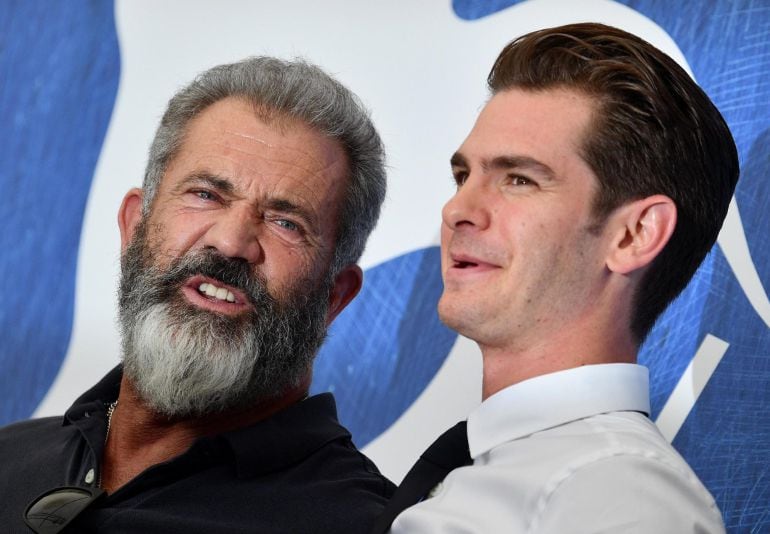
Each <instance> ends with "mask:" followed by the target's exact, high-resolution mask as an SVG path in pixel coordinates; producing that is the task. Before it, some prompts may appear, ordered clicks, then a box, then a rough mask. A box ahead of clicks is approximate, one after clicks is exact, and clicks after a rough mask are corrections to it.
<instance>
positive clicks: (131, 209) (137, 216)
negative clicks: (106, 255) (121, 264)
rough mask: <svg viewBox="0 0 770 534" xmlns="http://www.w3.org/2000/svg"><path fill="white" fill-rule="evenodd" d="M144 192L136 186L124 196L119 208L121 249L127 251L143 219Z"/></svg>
mask: <svg viewBox="0 0 770 534" xmlns="http://www.w3.org/2000/svg"><path fill="white" fill-rule="evenodd" d="M143 197H144V192H143V191H142V190H141V189H139V188H138V187H134V188H132V189H130V190H129V191H128V193H126V196H124V197H123V202H122V203H121V204H120V209H119V210H118V228H120V251H121V253H122V252H125V251H126V248H127V247H128V245H129V244H130V243H131V240H132V239H133V238H134V232H135V231H136V227H137V225H138V224H139V221H141V220H142V199H143Z"/></svg>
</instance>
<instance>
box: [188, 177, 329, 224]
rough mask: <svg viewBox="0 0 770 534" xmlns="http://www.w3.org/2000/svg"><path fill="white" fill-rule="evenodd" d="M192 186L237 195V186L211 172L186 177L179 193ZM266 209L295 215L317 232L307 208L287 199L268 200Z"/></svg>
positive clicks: (227, 194) (265, 203) (264, 205)
mask: <svg viewBox="0 0 770 534" xmlns="http://www.w3.org/2000/svg"><path fill="white" fill-rule="evenodd" d="M191 185H207V186H208V187H211V188H212V189H214V190H215V191H217V192H218V193H220V194H223V195H226V196H234V195H236V193H237V192H236V190H235V186H234V185H233V183H232V182H231V181H230V180H228V179H227V178H222V177H221V176H217V175H215V174H211V173H209V172H205V171H203V172H196V173H193V174H191V175H189V176H187V177H185V178H184V179H183V180H182V181H181V182H179V184H177V186H176V188H175V189H176V190H177V191H181V190H183V189H184V188H185V187H189V186H191ZM262 207H263V208H264V209H268V210H271V211H276V212H278V213H285V214H287V215H294V216H296V217H298V218H299V219H301V220H302V222H304V223H305V224H306V225H307V226H308V227H309V229H310V230H311V231H316V222H315V219H314V217H312V215H311V213H310V212H308V210H307V209H306V208H304V207H303V206H300V205H299V204H297V203H295V202H292V201H291V200H289V199H286V198H279V197H275V198H268V199H266V200H265V202H264V203H263V206H262Z"/></svg>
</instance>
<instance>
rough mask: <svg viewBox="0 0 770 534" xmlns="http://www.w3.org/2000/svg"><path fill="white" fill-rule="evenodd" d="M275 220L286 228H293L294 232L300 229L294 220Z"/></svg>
mask: <svg viewBox="0 0 770 534" xmlns="http://www.w3.org/2000/svg"><path fill="white" fill-rule="evenodd" d="M275 222H276V224H278V226H280V227H281V228H285V229H286V230H291V231H292V232H296V231H297V230H299V226H297V225H296V224H294V223H293V222H292V221H287V220H286V219H278V220H277V221H275Z"/></svg>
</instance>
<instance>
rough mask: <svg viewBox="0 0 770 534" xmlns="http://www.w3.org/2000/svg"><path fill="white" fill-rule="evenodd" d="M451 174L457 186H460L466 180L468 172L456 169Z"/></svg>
mask: <svg viewBox="0 0 770 534" xmlns="http://www.w3.org/2000/svg"><path fill="white" fill-rule="evenodd" d="M452 174H453V177H454V181H455V184H456V185H457V187H460V186H462V185H463V184H464V183H465V182H466V181H467V180H468V173H467V172H465V171H456V172H454V173H452Z"/></svg>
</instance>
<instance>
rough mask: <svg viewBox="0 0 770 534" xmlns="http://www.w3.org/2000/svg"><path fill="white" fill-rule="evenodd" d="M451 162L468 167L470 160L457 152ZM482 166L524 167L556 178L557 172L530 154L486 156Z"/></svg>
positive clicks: (505, 168) (495, 168)
mask: <svg viewBox="0 0 770 534" xmlns="http://www.w3.org/2000/svg"><path fill="white" fill-rule="evenodd" d="M449 163H450V164H451V165H452V167H463V168H468V166H469V165H468V160H467V159H466V158H465V156H463V155H462V154H461V153H460V152H455V153H454V154H452V157H451V158H450V159H449ZM481 168H482V169H483V170H484V171H488V170H490V169H493V170H507V169H524V170H530V171H534V172H536V173H538V174H539V175H540V176H542V177H544V178H546V179H548V180H554V179H556V173H554V172H553V169H551V167H549V166H548V165H546V164H545V163H543V162H541V161H538V160H536V159H535V158H533V157H530V156H521V155H517V154H515V155H503V156H495V157H493V158H485V159H482V160H481Z"/></svg>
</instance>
